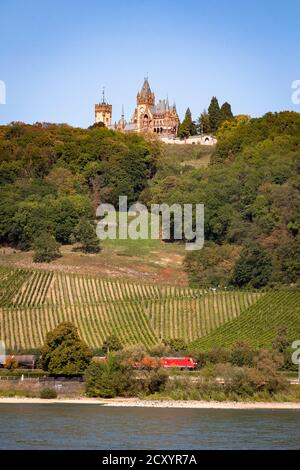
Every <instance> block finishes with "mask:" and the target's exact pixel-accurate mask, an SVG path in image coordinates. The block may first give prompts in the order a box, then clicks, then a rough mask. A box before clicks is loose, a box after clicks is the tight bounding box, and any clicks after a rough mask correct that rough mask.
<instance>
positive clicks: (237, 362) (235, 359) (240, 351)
mask: <svg viewBox="0 0 300 470" xmlns="http://www.w3.org/2000/svg"><path fill="white" fill-rule="evenodd" d="M253 359H254V351H253V350H252V349H251V348H250V346H249V344H248V343H246V342H244V341H238V342H237V343H235V344H234V345H233V347H232V350H231V354H230V362H231V364H233V365H234V366H238V367H243V366H249V367H250V366H253Z"/></svg>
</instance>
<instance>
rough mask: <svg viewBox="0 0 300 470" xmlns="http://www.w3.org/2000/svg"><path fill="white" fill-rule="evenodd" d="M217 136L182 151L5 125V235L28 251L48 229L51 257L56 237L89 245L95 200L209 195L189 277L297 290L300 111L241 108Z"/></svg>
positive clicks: (1, 224) (106, 133) (1, 237)
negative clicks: (201, 241)
mask: <svg viewBox="0 0 300 470" xmlns="http://www.w3.org/2000/svg"><path fill="white" fill-rule="evenodd" d="M217 137H218V144H217V147H216V149H213V154H212V155H211V153H212V150H211V149H208V148H204V147H201V146H186V150H185V149H184V147H183V146H178V147H180V148H177V147H176V145H174V146H165V145H164V144H162V143H161V142H160V141H158V140H156V139H151V138H149V137H145V138H144V137H143V136H140V135H137V134H127V135H126V134H122V133H119V132H114V131H110V130H107V129H103V128H99V127H98V128H97V127H93V128H90V129H78V128H72V127H69V126H67V125H52V124H35V125H32V126H31V125H25V124H21V123H15V124H11V125H9V126H2V127H0V190H1V199H0V243H1V244H6V245H10V246H12V247H16V248H20V249H23V250H27V249H30V248H31V247H32V246H34V244H35V239H36V238H37V237H38V236H39V234H41V233H47V234H51V236H52V239H49V240H39V244H40V245H41V244H43V243H44V246H45V245H46V246H47V243H48V244H49V246H50V244H51V243H52V245H53V252H54V257H55V256H56V251H57V247H56V245H55V241H56V242H58V243H60V244H70V243H71V244H73V243H74V242H76V241H78V238H80V237H79V235H80V234H81V238H83V237H84V236H85V237H86V236H87V234H88V235H89V237H90V244H89V246H87V247H85V251H86V252H93V248H94V245H95V240H93V239H92V236H95V232H94V230H93V222H94V218H95V208H96V206H97V205H98V204H99V203H100V202H109V203H112V204H114V205H116V204H117V203H118V197H119V195H127V196H128V201H129V203H132V202H134V201H138V200H139V201H141V202H143V203H145V204H147V205H149V206H150V204H151V203H169V204H173V203H177V204H178V203H181V204H184V203H193V204H197V203H203V204H204V205H205V245H204V249H202V250H200V251H197V252H192V253H188V254H187V255H186V257H185V263H184V266H185V269H186V271H187V273H188V275H189V280H190V283H191V285H193V286H221V287H225V286H234V287H238V288H243V287H251V288H261V287H265V286H269V287H272V286H276V285H287V286H295V285H296V284H297V281H298V279H299V272H300V248H299V238H300V233H299V230H300V209H299V207H300V196H299V186H300V179H299V168H300V163H299V162H300V114H298V113H294V112H282V113H274V114H272V113H268V114H266V115H265V116H263V117H261V118H255V119H250V118H249V117H247V116H244V115H243V116H237V117H235V118H234V119H231V120H225V121H223V122H222V124H221V125H220V126H219V128H218V131H217ZM172 147H174V149H173V150H172ZM82 219H84V220H85V222H84V223H83V222H82ZM86 221H88V223H89V224H90V225H88V226H86V225H84V224H85V223H86ZM78 233H79V235H78ZM95 251H96V250H95ZM57 256H58V255H57ZM99 256H101V254H100V255H99ZM54 257H53V258H54ZM37 260H39V257H38V256H37ZM46 261H47V259H46Z"/></svg>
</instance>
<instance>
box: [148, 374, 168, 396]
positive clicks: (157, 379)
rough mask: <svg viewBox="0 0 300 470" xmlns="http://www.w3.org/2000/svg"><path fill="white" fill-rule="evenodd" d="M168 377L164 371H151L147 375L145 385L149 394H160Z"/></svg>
mask: <svg viewBox="0 0 300 470" xmlns="http://www.w3.org/2000/svg"><path fill="white" fill-rule="evenodd" d="M168 379H169V376H168V374H167V372H166V371H165V370H164V369H157V370H152V371H150V372H149V373H148V376H147V379H146V384H147V388H148V391H149V392H150V393H155V392H161V391H163V390H164V389H165V386H166V384H167V382H168Z"/></svg>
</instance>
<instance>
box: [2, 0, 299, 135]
mask: <svg viewBox="0 0 300 470" xmlns="http://www.w3.org/2000/svg"><path fill="white" fill-rule="evenodd" d="M299 22H300V2H299V0H285V1H282V0H281V1H279V0H272V1H271V0H260V1H258V0H189V1H185V0H181V1H179V0H128V1H121V0H112V1H109V0H106V1H101V0H85V1H83V0H43V1H41V0H0V80H3V81H5V83H6V88H7V104H6V105H0V123H8V122H11V121H13V120H15V121H16V120H20V121H25V122H29V123H31V122H35V121H50V122H67V123H69V124H72V125H75V126H83V127H86V126H88V125H90V124H91V123H92V122H93V120H94V103H95V102H97V101H99V100H100V94H101V87H102V86H103V85H105V87H106V95H107V99H108V100H109V102H110V103H112V105H113V119H118V118H119V115H120V113H121V108H122V104H124V107H125V115H126V118H127V119H129V118H130V117H131V114H132V112H133V110H134V106H135V99H136V93H137V90H138V89H139V88H140V87H141V85H142V82H143V78H144V76H145V75H146V74H148V76H149V82H150V86H151V87H152V89H153V90H154V92H155V94H156V97H157V99H159V98H164V97H165V96H166V95H167V94H168V96H169V99H170V101H172V100H173V99H175V100H176V104H177V107H178V112H179V114H180V117H182V115H183V114H184V111H185V109H186V108H187V106H190V108H191V110H192V113H193V117H194V118H196V117H197V116H198V115H199V114H200V112H201V111H202V110H203V108H205V107H207V106H208V104H209V101H210V98H211V96H212V95H216V96H217V97H218V99H219V101H220V103H222V102H223V101H225V100H227V101H229V102H230V103H231V104H232V108H233V112H234V113H235V114H239V113H247V114H251V115H253V116H257V115H261V114H264V113H265V112H267V111H279V110H285V109H294V110H296V111H300V105H293V104H292V102H291V93H292V90H291V83H292V81H293V80H296V79H300V67H299V55H300V26H299Z"/></svg>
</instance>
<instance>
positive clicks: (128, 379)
mask: <svg viewBox="0 0 300 470" xmlns="http://www.w3.org/2000/svg"><path fill="white" fill-rule="evenodd" d="M85 382H86V392H87V395H88V396H90V397H102V398H113V397H116V396H128V395H131V394H132V393H133V389H134V385H135V379H134V376H133V373H132V369H131V368H130V367H129V366H128V365H126V364H124V363H123V362H122V361H121V360H120V358H119V357H117V356H116V355H115V354H109V355H108V357H107V361H106V362H92V363H91V364H90V366H89V367H88V368H87V370H86V372H85Z"/></svg>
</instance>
